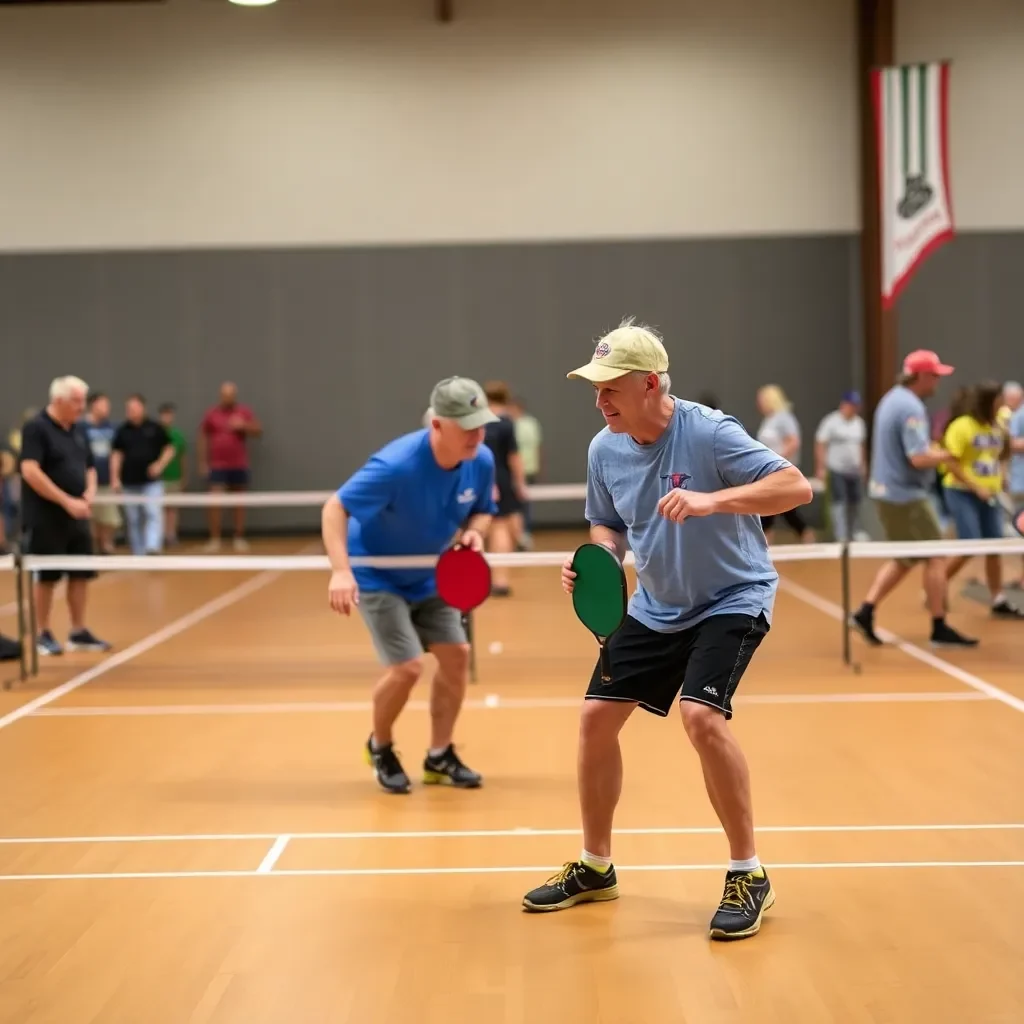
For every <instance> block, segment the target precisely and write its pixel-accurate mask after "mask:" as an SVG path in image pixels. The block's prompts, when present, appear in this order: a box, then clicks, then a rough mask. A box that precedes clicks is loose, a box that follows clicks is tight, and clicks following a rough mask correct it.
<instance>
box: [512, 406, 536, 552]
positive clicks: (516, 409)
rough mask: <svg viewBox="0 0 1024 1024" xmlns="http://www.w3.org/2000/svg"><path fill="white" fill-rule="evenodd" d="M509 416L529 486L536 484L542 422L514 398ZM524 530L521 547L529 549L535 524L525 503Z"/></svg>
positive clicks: (523, 513)
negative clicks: (513, 424) (513, 425)
mask: <svg viewBox="0 0 1024 1024" xmlns="http://www.w3.org/2000/svg"><path fill="white" fill-rule="evenodd" d="M508 414H509V416H511V417H512V422H513V423H515V427H516V444H517V445H518V447H519V454H520V455H521V456H522V459H523V475H524V476H525V477H526V482H527V484H535V483H536V482H537V480H538V479H539V477H540V470H541V458H540V449H541V441H542V439H543V438H542V435H541V429H540V421H539V420H538V419H537V417H536V416H531V415H530V414H529V413H528V412H527V411H526V406H525V405H524V404H523V400H522V399H521V398H513V399H512V400H511V401H510V402H509V404H508ZM521 515H522V529H521V530H520V531H519V547H520V548H522V549H528V548H530V547H532V546H533V541H532V538H531V536H530V533H531V530H532V526H533V523H532V521H531V517H530V502H529V501H524V502H523V511H522V513H521Z"/></svg>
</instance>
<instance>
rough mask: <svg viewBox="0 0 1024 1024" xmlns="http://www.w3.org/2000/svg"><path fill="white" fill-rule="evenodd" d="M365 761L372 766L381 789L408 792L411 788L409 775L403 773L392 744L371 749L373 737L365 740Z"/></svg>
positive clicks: (392, 791)
mask: <svg viewBox="0 0 1024 1024" xmlns="http://www.w3.org/2000/svg"><path fill="white" fill-rule="evenodd" d="M363 753H364V756H365V757H366V763H367V764H368V765H370V767H371V768H373V773H374V775H376V776H377V781H378V782H379V783H380V785H381V789H385V790H387V791H388V792H389V793H408V792H409V791H410V789H411V788H412V784H411V783H410V782H409V776H408V775H406V774H405V769H404V768H403V767H402V762H401V761H399V760H398V755H397V754H396V753H395V748H394V746H393V745H392V744H390V743H389V744H388V745H387V746H386V747H381V748H380V750H374V749H373V737H372V736H371V737H370V739H368V740H367V741H366V746H365V748H364V749H363Z"/></svg>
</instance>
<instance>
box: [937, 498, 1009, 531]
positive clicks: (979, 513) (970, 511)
mask: <svg viewBox="0 0 1024 1024" xmlns="http://www.w3.org/2000/svg"><path fill="white" fill-rule="evenodd" d="M945 491H946V507H947V508H948V509H949V514H950V515H951V516H952V517H953V522H954V523H955V524H956V535H957V537H959V538H960V540H999V538H1000V537H1002V535H1003V513H1002V511H1001V510H1000V509H999V507H998V505H990V504H989V503H988V502H987V501H982V500H981V498H979V497H978V496H977V495H976V494H973V493H972V492H971V491H962V490H960V489H959V488H956V487H947V488H945Z"/></svg>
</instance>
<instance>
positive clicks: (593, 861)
mask: <svg viewBox="0 0 1024 1024" xmlns="http://www.w3.org/2000/svg"><path fill="white" fill-rule="evenodd" d="M580 860H581V861H583V863H584V864H586V865H587V867H588V868H593V869H594V870H595V871H600V872H601V874H602V875H604V874H607V873H608V869H609V868H610V867H611V866H612V859H611V857H598V855H597V854H596V853H590V852H589V851H587V850H584V851H583V852H582V853H581V854H580Z"/></svg>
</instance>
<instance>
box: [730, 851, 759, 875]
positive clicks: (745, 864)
mask: <svg viewBox="0 0 1024 1024" xmlns="http://www.w3.org/2000/svg"><path fill="white" fill-rule="evenodd" d="M760 866H761V861H760V860H758V858H757V854H756V853H755V854H754V856H753V857H751V858H750V860H731V861H729V870H730V871H756V870H757V869H758V868H759V867H760Z"/></svg>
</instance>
